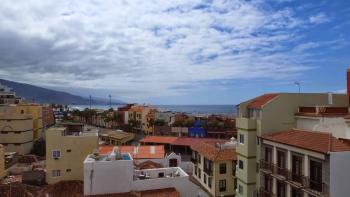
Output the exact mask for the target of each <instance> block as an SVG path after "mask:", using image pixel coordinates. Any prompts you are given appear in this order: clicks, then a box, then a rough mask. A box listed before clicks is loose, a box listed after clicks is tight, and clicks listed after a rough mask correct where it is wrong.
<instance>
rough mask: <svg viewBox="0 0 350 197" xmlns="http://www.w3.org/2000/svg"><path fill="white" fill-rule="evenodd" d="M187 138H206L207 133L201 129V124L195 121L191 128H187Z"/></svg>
mask: <svg viewBox="0 0 350 197" xmlns="http://www.w3.org/2000/svg"><path fill="white" fill-rule="evenodd" d="M188 136H189V137H207V132H206V131H205V129H204V128H203V122H202V121H200V120H195V121H194V124H193V127H190V128H188Z"/></svg>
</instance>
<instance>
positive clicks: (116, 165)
mask: <svg viewBox="0 0 350 197" xmlns="http://www.w3.org/2000/svg"><path fill="white" fill-rule="evenodd" d="M169 187H173V188H175V189H176V190H177V191H178V192H179V193H180V195H181V196H188V197H197V196H203V197H205V196H207V195H206V194H205V193H204V192H203V191H202V190H201V189H200V188H199V187H198V186H196V185H195V184H194V183H192V182H191V181H190V180H189V176H188V174H187V173H186V172H184V171H183V170H182V169H181V168H180V167H168V168H155V169H143V170H135V169H134V161H133V158H132V157H131V155H130V154H129V153H121V152H119V150H118V149H117V150H115V151H113V152H112V153H110V154H106V155H100V154H92V155H89V156H87V158H86V159H85V161H84V195H97V194H113V193H127V192H131V191H134V192H140V191H145V190H154V189H163V188H169Z"/></svg>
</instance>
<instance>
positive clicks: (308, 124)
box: [297, 117, 350, 139]
mask: <svg viewBox="0 0 350 197" xmlns="http://www.w3.org/2000/svg"><path fill="white" fill-rule="evenodd" d="M297 128H298V129H303V130H311V131H323V132H331V133H332V134H333V136H334V137H336V138H348V139H349V138H350V130H349V127H348V125H347V124H346V122H345V120H344V118H343V117H297Z"/></svg>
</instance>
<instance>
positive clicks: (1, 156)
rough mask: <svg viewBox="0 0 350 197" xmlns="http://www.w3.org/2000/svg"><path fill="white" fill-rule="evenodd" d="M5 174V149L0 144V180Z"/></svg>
mask: <svg viewBox="0 0 350 197" xmlns="http://www.w3.org/2000/svg"><path fill="white" fill-rule="evenodd" d="M5 176H6V171H5V149H4V147H3V146H2V145H1V144H0V180H1V179H2V178H4V177H5Z"/></svg>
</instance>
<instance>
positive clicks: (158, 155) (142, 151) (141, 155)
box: [99, 145, 165, 159]
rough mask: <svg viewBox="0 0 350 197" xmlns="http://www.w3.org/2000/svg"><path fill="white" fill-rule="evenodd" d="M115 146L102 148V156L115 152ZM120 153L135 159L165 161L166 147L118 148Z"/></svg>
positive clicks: (100, 148) (100, 149)
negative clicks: (127, 154)
mask: <svg viewBox="0 0 350 197" xmlns="http://www.w3.org/2000/svg"><path fill="white" fill-rule="evenodd" d="M113 147H114V146H100V147H99V151H100V154H108V153H110V152H112V151H113ZM118 148H119V150H120V152H122V153H129V154H130V155H131V156H132V158H133V159H163V158H164V155H165V151H164V146H162V145H161V146H144V145H142V146H138V150H137V151H135V148H136V147H135V146H118Z"/></svg>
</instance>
